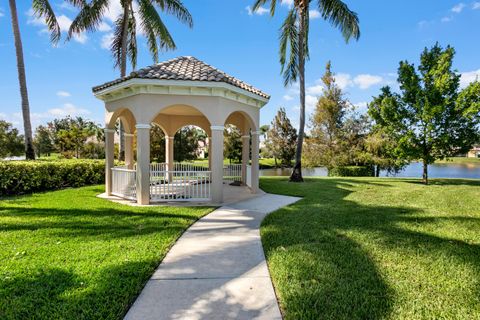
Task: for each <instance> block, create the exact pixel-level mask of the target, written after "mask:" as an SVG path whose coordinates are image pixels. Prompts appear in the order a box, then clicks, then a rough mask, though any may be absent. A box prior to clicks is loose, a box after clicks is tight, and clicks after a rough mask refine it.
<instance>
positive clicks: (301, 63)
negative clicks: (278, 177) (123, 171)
mask: <svg viewBox="0 0 480 320" xmlns="http://www.w3.org/2000/svg"><path fill="white" fill-rule="evenodd" d="M307 14H308V6H306V9H305V10H300V25H299V30H298V76H299V83H300V124H299V128H298V138H297V150H296V152H295V166H294V167H293V171H292V175H291V176H290V181H291V182H303V177H302V149H303V136H304V132H305V32H306V19H307Z"/></svg>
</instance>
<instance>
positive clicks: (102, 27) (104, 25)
mask: <svg viewBox="0 0 480 320" xmlns="http://www.w3.org/2000/svg"><path fill="white" fill-rule="evenodd" d="M97 30H98V31H100V32H109V31H111V30H112V27H111V26H110V25H109V24H108V23H106V22H103V21H102V22H100V24H99V25H98V28H97Z"/></svg>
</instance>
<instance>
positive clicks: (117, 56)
mask: <svg viewBox="0 0 480 320" xmlns="http://www.w3.org/2000/svg"><path fill="white" fill-rule="evenodd" d="M123 19H124V16H123V15H120V16H119V17H118V18H117V21H115V27H114V30H113V39H112V44H111V45H110V51H111V52H112V56H113V67H114V68H119V67H120V66H121V64H122V40H123Z"/></svg>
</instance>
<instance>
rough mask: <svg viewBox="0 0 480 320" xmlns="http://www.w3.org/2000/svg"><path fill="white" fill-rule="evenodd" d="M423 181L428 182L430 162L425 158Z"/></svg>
mask: <svg viewBox="0 0 480 320" xmlns="http://www.w3.org/2000/svg"><path fill="white" fill-rule="evenodd" d="M422 182H423V183H424V184H426V185H427V184H428V164H427V161H426V160H423V175H422Z"/></svg>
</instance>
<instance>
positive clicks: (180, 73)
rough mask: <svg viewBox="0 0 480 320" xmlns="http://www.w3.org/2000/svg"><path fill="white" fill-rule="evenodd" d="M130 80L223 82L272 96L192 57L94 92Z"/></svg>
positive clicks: (135, 73) (144, 70) (151, 68)
mask: <svg viewBox="0 0 480 320" xmlns="http://www.w3.org/2000/svg"><path fill="white" fill-rule="evenodd" d="M130 79H150V80H163V81H165V80H167V81H168V80H171V81H201V82H223V83H226V84H230V85H233V86H235V87H237V88H240V89H243V90H245V91H248V92H250V93H253V94H255V95H257V96H260V97H262V98H265V99H269V98H270V96H269V95H268V94H266V93H264V92H262V91H261V90H260V89H257V88H255V87H254V86H252V85H249V84H247V83H245V82H243V81H241V80H239V79H237V78H235V77H233V76H230V75H228V74H227V73H225V72H223V71H221V70H219V69H217V68H215V67H213V66H211V65H209V64H207V63H205V62H203V61H201V60H199V59H197V58H195V57H192V56H181V57H177V58H175V59H171V60H167V61H164V62H160V63H157V64H155V65H151V66H148V67H145V68H142V69H139V70H136V71H133V72H131V73H130V75H128V76H126V77H123V78H119V79H116V80H113V81H110V82H107V83H104V84H102V85H99V86H96V87H93V92H94V93H96V92H99V91H101V90H104V89H106V88H109V87H112V86H115V85H117V84H119V83H122V82H125V81H128V80H130Z"/></svg>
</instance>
